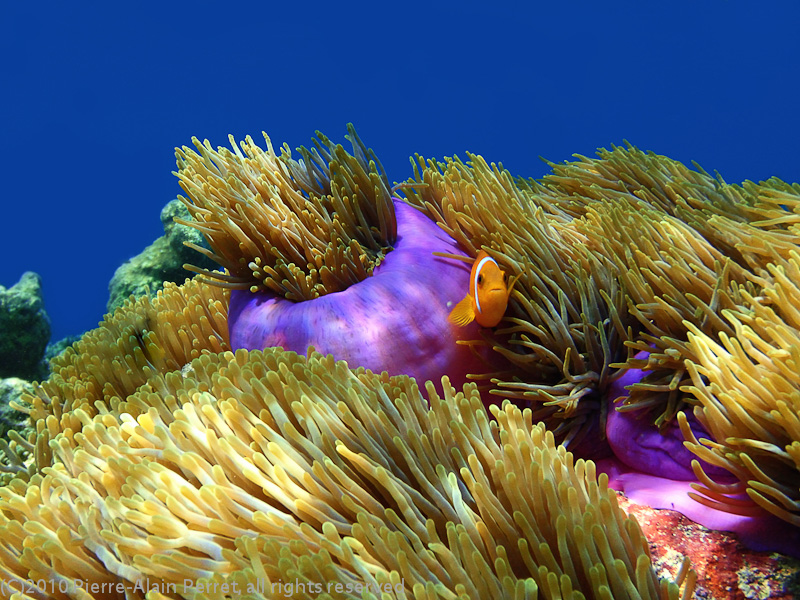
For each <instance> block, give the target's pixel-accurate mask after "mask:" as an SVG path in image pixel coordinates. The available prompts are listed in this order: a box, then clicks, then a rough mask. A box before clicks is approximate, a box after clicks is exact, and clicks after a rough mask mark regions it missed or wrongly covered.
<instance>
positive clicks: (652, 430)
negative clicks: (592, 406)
mask: <svg viewBox="0 0 800 600" xmlns="http://www.w3.org/2000/svg"><path fill="white" fill-rule="evenodd" d="M647 356H648V353H647V352H640V353H639V354H637V355H636V358H640V359H644V358H647ZM644 374H645V372H644V371H643V370H641V369H629V370H627V371H626V372H625V373H623V374H622V375H621V376H620V377H619V378H618V379H617V380H616V381H614V383H613V384H612V385H611V386H610V388H609V390H608V394H607V396H606V401H607V402H608V418H607V420H606V437H607V440H608V444H609V446H610V447H611V449H612V451H613V452H614V458H610V459H604V460H600V461H597V467H598V471H600V472H604V473H606V474H607V475H608V477H609V483H610V485H611V487H613V488H614V489H617V490H619V491H621V492H624V493H625V495H626V496H628V497H629V498H631V499H632V500H634V501H636V502H640V503H642V504H647V505H649V506H652V507H653V508H669V509H672V510H677V511H678V512H680V513H682V514H683V515H685V516H686V517H688V518H690V519H692V520H693V521H696V522H697V523H700V524H702V525H704V526H705V527H708V528H709V529H718V530H722V531H733V532H735V533H736V534H738V536H739V539H740V540H741V541H742V542H743V543H744V544H746V545H747V546H749V547H750V548H752V549H753V550H770V551H779V552H783V553H785V554H791V555H793V556H800V531H799V530H798V529H796V528H793V527H787V526H786V523H785V522H784V521H781V520H780V519H778V518H777V517H774V516H772V515H770V514H768V513H767V512H766V511H764V513H763V515H761V516H741V515H735V514H731V513H727V512H724V511H721V510H716V509H714V508H711V507H709V506H706V505H704V504H701V503H699V502H697V501H695V500H693V499H692V498H691V497H690V496H689V493H690V492H692V491H694V490H693V488H692V486H693V485H694V484H696V483H697V479H696V477H695V476H694V472H693V471H692V468H691V463H692V461H693V460H698V462H700V464H701V465H702V467H703V470H704V471H705V472H706V474H708V475H709V476H710V477H711V478H712V479H714V480H715V481H718V482H720V483H734V482H735V481H736V478H735V477H734V476H733V475H732V474H731V473H729V472H728V471H726V470H725V469H722V468H720V467H716V466H713V465H710V464H708V463H707V462H705V461H702V460H699V459H698V458H697V456H695V455H694V454H693V453H692V452H690V451H689V450H688V449H687V448H686V447H685V446H684V437H683V434H682V433H681V431H680V428H679V427H678V425H677V423H672V424H670V425H669V426H668V427H667V428H666V429H665V431H663V432H660V431H659V430H658V428H657V427H655V426H654V425H653V424H652V421H651V419H650V418H648V417H647V416H645V415H642V416H640V415H639V414H637V411H633V412H619V411H617V410H615V405H616V404H618V403H617V399H618V398H620V397H622V396H627V395H628V392H627V390H626V389H625V387H626V386H629V385H631V384H634V383H636V382H638V381H640V380H641V379H642V378H643V377H644ZM686 417H687V419H688V421H689V426H690V427H691V429H692V431H693V432H694V434H695V437H697V438H698V439H701V438H708V439H711V437H712V436H711V435H710V434H709V433H708V432H707V431H706V429H705V428H704V427H703V426H702V425H701V424H700V422H699V421H698V420H697V419H696V418H695V417H694V415H693V414H691V413H687V414H686ZM741 499H742V500H746V499H747V497H746V496H741Z"/></svg>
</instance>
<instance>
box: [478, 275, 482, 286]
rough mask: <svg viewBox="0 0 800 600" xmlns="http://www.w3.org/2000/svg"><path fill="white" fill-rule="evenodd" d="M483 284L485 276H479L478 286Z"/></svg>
mask: <svg viewBox="0 0 800 600" xmlns="http://www.w3.org/2000/svg"><path fill="white" fill-rule="evenodd" d="M482 284H483V275H478V285H482Z"/></svg>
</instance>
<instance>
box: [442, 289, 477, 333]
mask: <svg viewBox="0 0 800 600" xmlns="http://www.w3.org/2000/svg"><path fill="white" fill-rule="evenodd" d="M447 320H448V321H450V322H451V323H454V324H455V325H458V326H459V327H464V326H465V325H469V324H470V323H472V321H474V320H475V310H474V309H473V308H472V298H470V297H469V294H467V295H466V296H464V298H463V299H462V300H461V302H459V303H458V304H456V305H455V306H454V307H453V310H451V311H450V316H448V317H447Z"/></svg>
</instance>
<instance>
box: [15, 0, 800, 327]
mask: <svg viewBox="0 0 800 600" xmlns="http://www.w3.org/2000/svg"><path fill="white" fill-rule="evenodd" d="M173 4H174V6H173ZM289 4H293V6H294V7H290V6H289ZM522 4H523V3H521V2H520V3H516V2H515V3H507V2H491V3H486V2H458V3H455V2H438V3H437V2H428V1H427V0H426V1H425V2H403V3H397V5H396V6H394V5H393V6H391V7H389V8H386V7H382V4H381V3H332V2H325V3H322V2H304V3H273V2H259V3H252V4H251V3H237V4H236V7H235V8H229V7H223V5H221V4H219V3H214V4H212V3H208V2H195V3H191V4H186V3H181V6H183V7H184V8H178V3H163V4H161V3H159V4H156V3H147V2H145V3H140V4H133V5H132V4H130V3H127V4H121V5H120V6H123V7H124V8H123V9H117V8H107V7H104V8H102V9H98V8H96V7H94V8H91V9H90V8H88V7H86V6H84V5H83V4H82V3H61V2H59V3H56V2H41V3H37V4H33V3H20V2H17V3H6V6H4V8H3V16H2V18H0V50H1V51H2V57H3V64H2V88H0V89H1V90H2V91H0V108H2V119H0V140H2V144H0V174H1V175H2V188H1V189H0V206H2V235H0V285H5V286H9V285H12V284H13V283H15V282H16V281H17V280H18V278H19V276H20V275H21V274H22V272H24V271H26V270H33V271H37V272H38V273H40V274H41V275H42V277H43V279H44V287H45V294H46V296H45V300H46V306H47V310H48V312H49V313H50V316H51V318H52V321H53V339H54V340H55V339H58V338H60V337H63V336H64V335H67V334H74V333H79V332H82V331H83V330H85V329H88V328H91V327H93V326H95V325H96V323H97V322H98V321H99V320H100V319H101V318H102V315H103V312H104V307H105V303H106V300H107V285H108V281H109V280H110V278H111V276H112V275H113V273H114V270H115V268H116V267H117V266H118V265H119V264H120V263H121V262H123V261H124V260H125V259H127V258H129V257H130V256H132V255H135V254H137V253H138V252H139V251H141V249H142V248H143V247H144V246H146V245H147V244H148V243H150V242H151V241H152V240H153V239H155V238H156V237H157V236H159V235H160V234H161V225H160V222H159V218H158V217H159V211H160V209H161V207H162V206H163V205H164V204H165V203H166V202H167V201H169V200H170V199H171V198H173V197H175V195H176V194H178V193H180V190H179V187H178V185H177V181H176V179H175V178H174V177H173V176H172V175H171V171H172V170H173V169H174V167H175V164H174V156H173V147H174V146H176V145H182V144H187V143H189V141H190V139H191V136H192V135H196V136H198V137H201V138H203V137H206V138H209V139H211V140H212V142H213V143H215V144H225V143H227V137H226V136H227V134H228V133H233V134H234V135H235V136H237V137H238V138H241V137H243V136H244V135H246V134H248V133H249V134H253V135H254V137H256V136H258V135H260V132H261V131H262V130H266V131H267V132H268V133H269V134H270V135H271V136H272V138H273V140H274V141H275V142H276V143H282V142H284V141H285V142H288V143H289V144H290V145H291V146H292V147H293V148H294V147H296V146H298V145H300V144H307V143H308V142H309V141H310V138H311V136H312V134H313V132H314V130H315V129H320V130H322V131H324V132H325V133H326V134H328V135H329V136H331V137H332V138H334V139H342V138H343V135H344V133H345V124H346V123H347V122H350V121H352V122H354V123H355V124H356V127H357V129H358V131H359V134H360V135H361V137H362V139H363V140H364V141H365V142H366V143H367V145H369V146H371V147H372V148H373V149H374V150H375V151H376V153H377V154H378V156H379V158H380V159H381V160H382V161H383V164H384V166H385V168H386V170H387V172H388V174H389V177H390V178H391V179H392V180H393V181H397V180H402V179H404V178H406V177H407V176H408V175H409V173H410V168H409V164H408V157H409V156H410V155H412V154H414V153H415V152H419V153H421V154H423V155H425V156H427V157H442V156H449V155H453V154H461V155H463V153H464V151H465V150H470V151H473V152H476V153H479V154H482V155H483V156H485V157H486V158H487V159H488V160H490V161H502V162H503V164H504V165H505V166H506V167H507V168H508V169H510V170H511V171H512V172H514V173H515V174H519V175H525V176H534V177H540V176H541V175H543V174H544V173H545V172H546V170H547V169H546V166H545V165H544V164H543V163H541V162H540V161H539V160H538V157H539V156H544V157H546V158H548V159H550V160H554V161H563V160H566V159H568V158H569V157H570V155H571V154H573V153H581V154H591V153H592V152H593V151H594V149H595V148H597V147H600V146H609V145H610V144H612V143H617V144H619V143H621V142H622V140H623V139H627V140H629V141H630V142H631V143H633V144H635V145H637V146H639V147H640V148H644V149H650V150H653V151H655V152H658V153H660V154H666V155H669V156H671V157H673V158H676V159H678V160H681V161H685V162H689V161H691V160H696V161H698V162H699V163H700V164H701V165H702V166H703V167H704V168H705V169H706V170H708V171H711V172H713V171H714V170H717V171H719V172H720V173H721V174H722V175H723V176H724V177H725V178H726V180H728V181H740V180H742V179H755V180H759V179H764V178H767V177H769V176H772V175H777V176H779V177H781V178H784V179H786V180H790V181H799V180H800V148H798V142H797V140H798V139H800V136H799V135H798V134H800V111H798V104H797V98H798V81H800V79H799V78H798V65H799V64H800V36H797V35H796V27H797V23H798V22H800V5H797V4H796V3H791V2H770V3H760V4H759V6H758V7H756V3H753V2H745V1H722V0H717V1H711V0H706V1H699V2H670V3H658V5H657V6H651V4H655V3H644V2H621V3H605V2H604V3H589V2H559V3H552V5H549V6H536V7H535V8H534V5H538V4H541V3H533V2H530V3H527V4H529V5H531V7H530V8H524V9H521V8H519V7H518V6H517V5H522ZM190 7H191V8H190Z"/></svg>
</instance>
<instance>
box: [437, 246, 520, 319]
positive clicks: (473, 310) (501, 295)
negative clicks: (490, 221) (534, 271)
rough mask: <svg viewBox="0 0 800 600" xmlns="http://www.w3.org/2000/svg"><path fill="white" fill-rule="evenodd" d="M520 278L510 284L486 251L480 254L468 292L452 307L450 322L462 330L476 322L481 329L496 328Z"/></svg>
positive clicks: (473, 267) (473, 268)
mask: <svg viewBox="0 0 800 600" xmlns="http://www.w3.org/2000/svg"><path fill="white" fill-rule="evenodd" d="M517 279H519V275H517V276H516V277H514V278H513V279H512V280H511V284H510V285H509V283H508V275H506V273H505V272H504V271H502V270H501V269H500V266H499V265H498V264H497V262H496V261H495V260H494V259H493V258H492V257H491V256H489V255H488V254H487V253H486V251H485V250H481V251H480V252H479V253H478V257H477V258H476V259H475V262H474V263H472V272H471V273H470V275H469V293H468V294H467V295H466V296H464V299H463V300H462V301H461V302H459V303H458V304H456V305H455V306H454V307H453V310H452V311H451V312H450V316H449V317H448V319H449V320H450V322H451V323H455V324H456V325H458V326H459V327H464V326H465V325H468V324H469V323H471V322H472V321H477V322H478V325H480V326H481V327H494V326H495V325H497V324H498V323H499V322H500V319H502V318H503V315H504V314H505V312H506V306H508V297H509V295H511V290H512V288H513V287H514V283H516V281H517Z"/></svg>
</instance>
